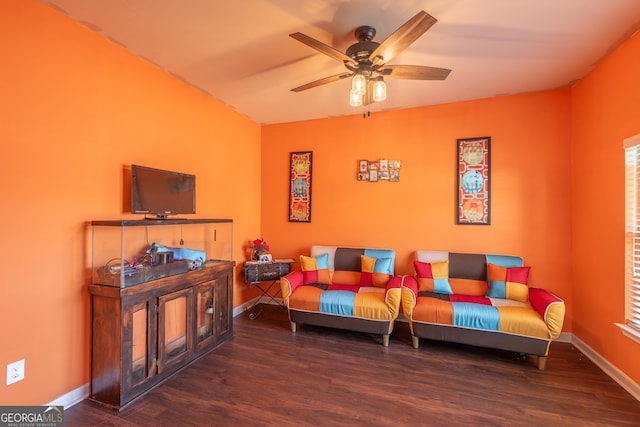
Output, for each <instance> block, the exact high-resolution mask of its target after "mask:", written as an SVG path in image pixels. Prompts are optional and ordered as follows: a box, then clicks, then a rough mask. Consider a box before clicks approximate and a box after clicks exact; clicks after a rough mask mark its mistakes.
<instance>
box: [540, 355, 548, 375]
mask: <svg viewBox="0 0 640 427" xmlns="http://www.w3.org/2000/svg"><path fill="white" fill-rule="evenodd" d="M546 366H547V356H538V369H540V370H541V371H544V368H545V367H546Z"/></svg>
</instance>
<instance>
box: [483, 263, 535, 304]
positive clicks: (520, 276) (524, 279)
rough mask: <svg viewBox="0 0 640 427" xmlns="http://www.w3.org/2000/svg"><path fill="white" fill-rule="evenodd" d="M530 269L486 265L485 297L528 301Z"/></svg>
mask: <svg viewBox="0 0 640 427" xmlns="http://www.w3.org/2000/svg"><path fill="white" fill-rule="evenodd" d="M530 270H531V267H502V266H499V265H496V264H491V263H488V264H487V276H488V277H487V281H488V282H489V290H488V291H487V297H489V298H503V299H511V300H514V301H520V302H527V301H529V286H528V283H529V271H530Z"/></svg>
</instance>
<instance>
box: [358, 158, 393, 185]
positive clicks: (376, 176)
mask: <svg viewBox="0 0 640 427" xmlns="http://www.w3.org/2000/svg"><path fill="white" fill-rule="evenodd" d="M401 166H402V161H401V160H389V159H378V160H358V175H357V176H358V181H368V182H378V181H390V182H398V181H399V180H400V167H401Z"/></svg>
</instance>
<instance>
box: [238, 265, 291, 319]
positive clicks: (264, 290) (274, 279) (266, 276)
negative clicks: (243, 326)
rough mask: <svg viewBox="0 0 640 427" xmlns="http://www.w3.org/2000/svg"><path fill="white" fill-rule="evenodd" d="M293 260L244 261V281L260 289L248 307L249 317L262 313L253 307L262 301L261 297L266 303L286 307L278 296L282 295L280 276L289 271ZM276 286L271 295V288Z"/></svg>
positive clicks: (253, 317) (252, 317)
mask: <svg viewBox="0 0 640 427" xmlns="http://www.w3.org/2000/svg"><path fill="white" fill-rule="evenodd" d="M294 262H295V260H293V259H292V258H286V259H274V260H273V261H270V262H259V261H246V262H245V263H244V282H245V283H247V284H248V285H249V287H251V288H257V289H258V290H259V291H260V295H259V296H258V298H257V299H256V300H255V301H254V302H253V305H252V306H251V308H249V310H248V311H250V313H249V318H250V319H251V320H253V319H255V318H256V317H258V316H259V315H260V313H262V310H259V311H258V312H256V311H255V310H254V309H255V307H256V306H257V305H258V304H261V303H263V299H267V301H266V304H273V303H275V304H277V305H279V306H281V307H284V308H286V306H285V305H284V304H283V303H282V298H278V296H281V295H282V291H281V289H280V286H276V285H279V284H280V278H281V277H282V276H285V275H287V274H289V272H291V264H293V263H294ZM274 286H276V292H275V293H274V294H273V295H272V294H271V292H270V291H271V289H272V288H273V287H274Z"/></svg>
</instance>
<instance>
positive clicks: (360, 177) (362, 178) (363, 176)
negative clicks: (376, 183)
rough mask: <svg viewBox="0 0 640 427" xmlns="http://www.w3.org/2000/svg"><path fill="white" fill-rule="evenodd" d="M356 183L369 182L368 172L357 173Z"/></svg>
mask: <svg viewBox="0 0 640 427" xmlns="http://www.w3.org/2000/svg"><path fill="white" fill-rule="evenodd" d="M358 181H369V172H358Z"/></svg>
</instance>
